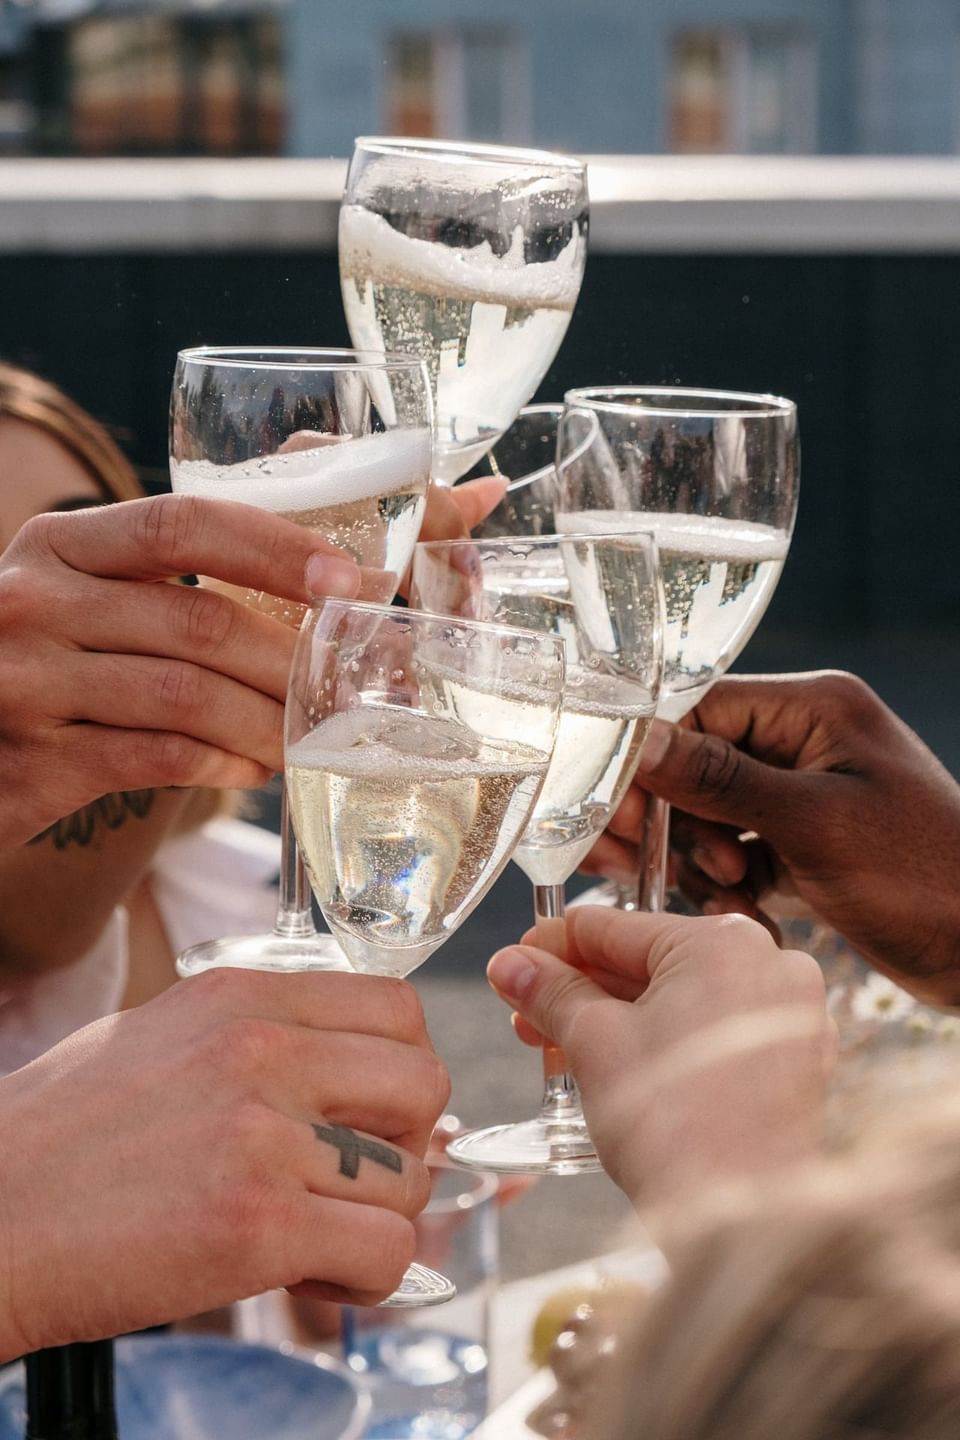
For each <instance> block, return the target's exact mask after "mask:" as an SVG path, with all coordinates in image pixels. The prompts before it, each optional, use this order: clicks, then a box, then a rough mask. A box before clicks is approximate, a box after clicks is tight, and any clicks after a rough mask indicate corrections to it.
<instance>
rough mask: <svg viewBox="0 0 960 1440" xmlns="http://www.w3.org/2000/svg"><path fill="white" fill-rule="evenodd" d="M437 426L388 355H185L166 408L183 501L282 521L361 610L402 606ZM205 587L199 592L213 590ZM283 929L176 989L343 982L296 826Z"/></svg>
mask: <svg viewBox="0 0 960 1440" xmlns="http://www.w3.org/2000/svg"><path fill="white" fill-rule="evenodd" d="M432 419H433V412H432V401H431V398H430V385H429V379H428V377H427V374H426V370H425V368H424V366H423V365H422V364H421V363H420V362H419V361H417V360H416V359H414V358H412V357H410V356H406V355H401V356H397V357H394V356H389V355H384V354H383V353H382V352H379V351H376V352H373V353H361V352H358V351H353V350H328V349H289V348H257V347H253V346H247V347H239V348H232V349H230V348H228V349H218V348H216V349H215V348H212V347H201V348H199V349H194V350H184V351H182V352H181V353H180V355H179V356H178V357H177V367H176V372H175V375H174V382H173V392H172V396H171V402H170V474H171V480H172V484H173V488H174V490H176V491H178V492H179V493H181V494H188V495H203V496H206V497H207V498H211V499H222V500H234V501H242V502H244V503H246V504H248V505H255V506H257V507H259V508H260V509H262V510H271V511H273V512H275V513H277V514H280V515H284V516H286V517H287V518H288V519H290V520H293V521H295V522H296V523H297V524H299V525H302V526H304V527H305V528H306V529H308V530H311V531H312V532H313V533H314V534H316V535H317V537H318V538H320V539H323V540H325V541H329V542H332V543H333V544H335V545H338V546H340V548H341V549H343V550H344V552H345V553H346V554H348V555H349V556H350V557H351V558H352V559H354V560H356V562H357V564H358V565H359V566H360V567H361V577H362V589H361V594H362V596H363V597H364V598H369V599H372V600H376V601H388V600H391V599H392V598H393V595H394V593H395V591H396V588H397V586H398V584H399V582H400V578H401V576H402V575H403V573H404V571H405V570H406V568H407V565H408V564H409V561H410V556H411V554H412V552H413V547H414V544H415V543H416V539H417V535H418V534H419V531H420V522H421V520H422V518H423V512H424V508H425V505H426V495H427V489H428V486H429V484H430V466H431V460H432V449H433V425H432ZM210 583H211V582H209V581H205V580H203V579H202V578H201V584H210ZM215 588H217V589H218V590H220V591H221V592H223V593H226V594H229V595H230V596H231V597H232V598H233V599H235V600H239V601H240V602H241V603H242V604H244V605H247V606H249V607H251V608H253V609H255V610H258V611H260V612H262V613H265V614H267V615H270V616H271V617H273V618H274V619H278V620H281V621H283V622H284V623H286V624H288V625H291V626H296V625H299V623H300V621H301V619H302V617H303V614H304V612H305V608H306V607H304V606H301V605H296V604H292V603H291V602H289V601H285V600H281V599H277V598H276V597H275V596H272V595H269V594H263V593H261V592H259V591H251V590H241V589H238V588H236V587H232V586H226V585H222V584H220V583H216V587H215ZM286 811H287V804H286V794H285V793H284V799H283V808H282V816H281V829H282V842H283V853H282V859H281V871H280V897H279V905H278V912H277V919H276V922H275V926H274V930H273V932H272V933H271V934H270V935H252V936H226V937H222V938H218V939H211V940H208V941H204V942H203V943H202V944H200V945H195V946H193V947H192V948H191V949H190V950H188V951H186V952H185V953H184V954H183V955H181V956H179V957H178V960H177V969H178V971H179V973H180V974H181V975H192V974H196V973H198V972H199V971H202V970H205V969H208V968H210V967H211V966H216V965H233V966H247V967H249V968H252V969H267V970H304V969H308V970H317V969H344V968H347V961H346V960H345V958H344V956H343V954H342V952H341V951H340V949H339V947H338V945H337V944H336V942H335V941H334V940H332V939H331V938H330V936H328V935H321V934H319V933H318V931H317V929H316V926H315V925H314V922H313V915H312V912H311V907H310V895H309V888H308V885H307V881H306V876H305V874H304V872H303V867H302V865H301V863H300V860H299V856H298V853H297V847H296V842H295V839H294V837H293V833H292V831H291V829H290V826H289V823H288V819H287V813H286Z"/></svg>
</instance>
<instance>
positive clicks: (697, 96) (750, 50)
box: [667, 27, 816, 154]
mask: <svg viewBox="0 0 960 1440" xmlns="http://www.w3.org/2000/svg"><path fill="white" fill-rule="evenodd" d="M815 129H816V73H815V66H814V52H813V45H812V42H811V41H810V40H809V39H808V38H807V37H806V36H805V35H803V34H802V33H800V32H798V31H794V30H783V29H768V28H764V27H757V28H756V29H753V28H748V29H732V28H729V29H727V28H725V29H715V30H703V29H698V30H680V31H678V32H676V34H675V35H674V37H673V41H672V44H671V49H670V69H669V120H668V137H667V138H668V145H669V148H670V149H671V150H673V151H675V152H679V153H684V152H692V153H721V152H735V153H736V152H740V153H767V154H770V153H784V152H798V151H799V152H804V151H809V150H812V149H813V148H814V145H815Z"/></svg>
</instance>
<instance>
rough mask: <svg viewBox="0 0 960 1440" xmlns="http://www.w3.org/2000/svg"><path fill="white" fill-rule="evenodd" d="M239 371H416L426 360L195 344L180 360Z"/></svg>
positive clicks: (339, 349) (311, 348)
mask: <svg viewBox="0 0 960 1440" xmlns="http://www.w3.org/2000/svg"><path fill="white" fill-rule="evenodd" d="M181 362H186V363H188V364H191V365H194V364H198V365H220V366H223V367H224V368H226V369H236V370H317V371H320V370H416V369H421V368H423V367H424V366H425V364H426V362H425V361H424V360H423V359H422V358H421V357H420V356H419V355H405V354H403V353H402V352H401V351H398V350H353V349H351V348H350V347H349V346H336V345H335V346H319V345H302V346H295V345H191V346H188V347H187V348H186V349H184V350H178V351H177V363H178V364H180V363H181Z"/></svg>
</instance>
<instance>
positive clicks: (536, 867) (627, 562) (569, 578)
mask: <svg viewBox="0 0 960 1440" xmlns="http://www.w3.org/2000/svg"><path fill="white" fill-rule="evenodd" d="M411 599H412V601H413V603H414V604H416V605H418V606H420V607H421V608H422V609H424V610H429V611H431V612H433V613H435V614H448V615H457V616H479V617H480V618H482V619H485V620H496V621H497V622H499V623H506V624H510V625H523V626H526V627H528V628H529V629H531V630H533V631H535V632H537V633H539V634H543V635H555V636H557V637H558V638H562V639H563V641H564V644H565V645H566V649H567V678H566V684H565V686H564V693H563V704H562V709H561V713H560V726H559V731H558V734H557V742H556V747H555V749H554V752H553V758H552V760H551V762H550V766H549V769H548V771H547V776H546V780H545V782H544V785H543V789H542V791H541V792H540V797H539V799H538V800H537V803H536V805H535V807H534V810H533V813H532V815H531V817H530V822H529V824H528V825H527V827H526V830H525V831H524V833H523V836H522V838H521V840H520V841H519V843H518V844H517V847H516V849H515V851H514V856H513V858H514V860H515V861H516V863H517V864H518V865H519V866H520V868H521V870H523V871H524V873H525V874H526V875H527V877H528V878H529V880H530V881H531V882H532V884H533V908H534V916H535V920H536V927H537V939H538V943H539V944H541V945H542V946H543V948H544V949H547V950H550V951H552V952H553V953H555V954H559V955H561V956H562V955H563V953H564V948H565V927H564V920H563V917H564V886H565V883H566V881H567V880H568V879H569V877H570V876H571V875H572V873H573V871H574V870H575V869H576V868H577V866H578V865H579V863H580V861H581V860H582V859H583V858H584V856H585V855H586V854H587V852H588V851H589V850H590V849H591V848H592V847H593V845H594V843H595V842H596V840H597V838H598V836H599V835H600V834H601V833H602V831H603V829H604V827H605V825H606V823H607V821H608V820H609V818H610V816H611V815H612V813H613V811H614V810H615V809H616V807H617V805H618V804H619V802H620V800H621V799H622V797H623V795H624V793H625V791H626V789H627V786H628V785H629V784H630V781H631V779H632V778H633V774H634V771H635V770H636V766H637V761H638V759H639V755H640V749H641V746H642V744H643V741H644V739H645V737H646V734H647V731H648V730H649V728H650V725H651V723H652V721H653V717H654V714H655V712H656V707H657V698H658V693H659V687H660V676H661V670H662V606H663V599H662V594H661V590H660V583H659V572H658V566H657V553H656V545H655V544H654V542H653V540H652V538H651V537H650V536H649V535H644V534H640V533H638V532H636V531H632V532H630V533H628V534H625V535H591V536H566V537H565V536H556V535H546V536H544V535H540V536H522V535H516V536H510V537H506V536H501V537H498V538H494V539H489V540H453V541H443V540H441V541H432V542H429V543H426V544H420V545H418V546H417V548H416V551H415V552H414V558H413V569H412V572H411ZM544 1078H545V1085H544V1095H543V1101H542V1104H541V1109H540V1113H539V1114H538V1115H537V1116H535V1117H534V1118H533V1119H531V1120H527V1121H521V1122H520V1123H518V1124H511V1125H496V1126H493V1127H491V1128H489V1129H486V1130H478V1131H471V1132H469V1133H467V1134H466V1135H463V1136H461V1137H459V1138H458V1139H457V1140H456V1141H454V1142H453V1144H452V1145H451V1146H450V1147H449V1154H450V1155H451V1157H452V1158H453V1159H454V1160H456V1161H457V1162H458V1163H459V1164H463V1165H470V1166H474V1167H477V1168H482V1169H489V1170H502V1171H505V1172H521V1173H527V1174H554V1175H571V1174H578V1173H582V1172H584V1171H589V1170H598V1169H600V1168H601V1167H600V1163H599V1161H598V1159H597V1155H596V1152H595V1150H594V1147H593V1142H592V1141H591V1139H590V1136H589V1133H588V1131H587V1128H586V1124H585V1122H584V1119H583V1113H582V1110H581V1108H580V1103H579V1096H578V1093H577V1089H576V1085H575V1083H574V1080H573V1077H572V1076H571V1075H570V1074H569V1073H568V1071H567V1068H566V1062H565V1060H564V1057H563V1055H562V1054H561V1052H560V1051H558V1050H556V1049H555V1048H554V1047H551V1046H547V1047H545V1050H544Z"/></svg>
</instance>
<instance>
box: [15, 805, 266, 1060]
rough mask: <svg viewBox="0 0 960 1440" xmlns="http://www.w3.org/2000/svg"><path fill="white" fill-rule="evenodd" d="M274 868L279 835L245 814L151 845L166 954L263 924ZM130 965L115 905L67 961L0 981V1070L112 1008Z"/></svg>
mask: <svg viewBox="0 0 960 1440" xmlns="http://www.w3.org/2000/svg"><path fill="white" fill-rule="evenodd" d="M279 868H280V839H279V836H277V835H273V834H271V833H270V832H269V831H266V830H261V829H260V828H259V827H258V826H256V825H250V824H248V823H247V822H246V821H245V820H235V819H229V818H225V817H219V818H217V819H214V820H208V821H207V822H206V824H205V825H202V826H200V828H199V829H197V830H193V831H190V832H189V833H188V834H186V835H180V836H177V837H176V838H175V839H173V840H168V841H167V842H166V843H165V844H164V845H162V846H161V847H160V849H159V850H158V851H157V854H156V857H155V860H154V865H153V869H152V870H151V872H150V887H151V891H152V893H153V898H154V900H155V902H156V905H157V909H158V910H159V912H160V916H161V918H162V920H163V924H164V927H165V929H166V932H167V936H168V938H169V941H170V948H171V950H172V951H173V953H174V954H175V955H177V954H179V953H180V951H181V950H186V949H187V947H188V946H189V945H196V944H198V943H199V942H200V941H201V940H214V939H216V938H217V937H218V936H220V935H256V934H259V933H261V932H263V931H269V930H270V929H271V928H272V926H273V921H274V916H275V914H276V904H277V895H276V884H275V882H276V878H277V873H278V871H279ZM129 970H130V948H129V917H128V915H127V910H126V907H125V906H123V905H118V906H117V908H116V909H115V910H114V912H113V914H112V915H111V916H110V919H109V920H108V922H107V924H106V926H105V927H104V930H103V932H102V933H101V935H100V938H99V940H98V941H97V942H96V944H95V945H93V946H92V947H91V949H90V950H88V951H87V953H86V954H85V955H83V956H82V957H81V958H80V959H79V960H77V961H75V962H74V963H73V964H72V965H67V966H65V967H64V968H63V969H61V970H52V971H50V972H49V974H46V975H40V976H38V977H37V978H36V979H35V980H32V981H30V982H28V983H27V984H25V985H18V986H17V987H16V989H14V990H3V989H0V1074H2V1075H7V1074H9V1073H10V1071H11V1070H18V1069H19V1068H20V1066H21V1065H27V1064H29V1062H30V1061H31V1060H35V1059H36V1058H37V1056H38V1055H42V1054H43V1053H44V1051H45V1050H49V1049H50V1048H51V1046H53V1045H56V1044H58V1043H59V1042H60V1041H61V1040H63V1039H65V1038H66V1037H67V1036H68V1035H72V1034H73V1032H74V1030H79V1029H80V1028H81V1027H82V1026H84V1025H89V1024H90V1023H91V1022H92V1021H93V1020H99V1019H100V1017H101V1016H102V1015H112V1014H113V1013H114V1012H115V1011H116V1010H117V1009H119V1007H120V1002H121V999H122V997H123V993H124V991H125V989H126V986H127V977H128V975H129Z"/></svg>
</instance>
